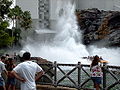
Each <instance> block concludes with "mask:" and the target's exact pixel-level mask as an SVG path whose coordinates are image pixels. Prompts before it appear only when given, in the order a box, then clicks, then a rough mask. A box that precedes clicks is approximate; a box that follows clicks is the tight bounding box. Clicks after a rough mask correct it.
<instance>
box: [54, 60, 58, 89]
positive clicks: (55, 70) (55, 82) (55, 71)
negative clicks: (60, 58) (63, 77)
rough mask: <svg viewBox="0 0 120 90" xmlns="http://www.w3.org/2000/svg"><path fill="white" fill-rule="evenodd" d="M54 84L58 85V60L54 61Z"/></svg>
mask: <svg viewBox="0 0 120 90" xmlns="http://www.w3.org/2000/svg"><path fill="white" fill-rule="evenodd" d="M54 86H55V87H57V62H56V61H55V62H54Z"/></svg>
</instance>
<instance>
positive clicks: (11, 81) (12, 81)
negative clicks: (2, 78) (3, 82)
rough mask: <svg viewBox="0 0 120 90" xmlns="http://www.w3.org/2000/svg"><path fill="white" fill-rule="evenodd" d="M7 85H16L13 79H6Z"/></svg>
mask: <svg viewBox="0 0 120 90" xmlns="http://www.w3.org/2000/svg"><path fill="white" fill-rule="evenodd" d="M7 84H8V85H15V84H16V80H15V78H8V79H7Z"/></svg>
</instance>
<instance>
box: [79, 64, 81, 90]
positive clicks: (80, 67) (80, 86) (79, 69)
mask: <svg viewBox="0 0 120 90" xmlns="http://www.w3.org/2000/svg"><path fill="white" fill-rule="evenodd" d="M80 88H81V62H78V90H80Z"/></svg>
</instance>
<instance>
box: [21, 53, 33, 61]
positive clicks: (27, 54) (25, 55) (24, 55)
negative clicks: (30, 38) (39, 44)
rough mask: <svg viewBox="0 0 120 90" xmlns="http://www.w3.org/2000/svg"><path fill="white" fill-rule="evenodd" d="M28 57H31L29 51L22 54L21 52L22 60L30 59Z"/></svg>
mask: <svg viewBox="0 0 120 90" xmlns="http://www.w3.org/2000/svg"><path fill="white" fill-rule="evenodd" d="M30 57H31V54H30V53H29V52H25V53H24V54H23V57H22V58H23V59H24V60H29V59H30Z"/></svg>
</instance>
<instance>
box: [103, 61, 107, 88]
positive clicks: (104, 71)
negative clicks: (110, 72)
mask: <svg viewBox="0 0 120 90" xmlns="http://www.w3.org/2000/svg"><path fill="white" fill-rule="evenodd" d="M106 68H107V65H106V63H103V90H106V89H105V88H106V83H107V82H106V72H107V71H106Z"/></svg>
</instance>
